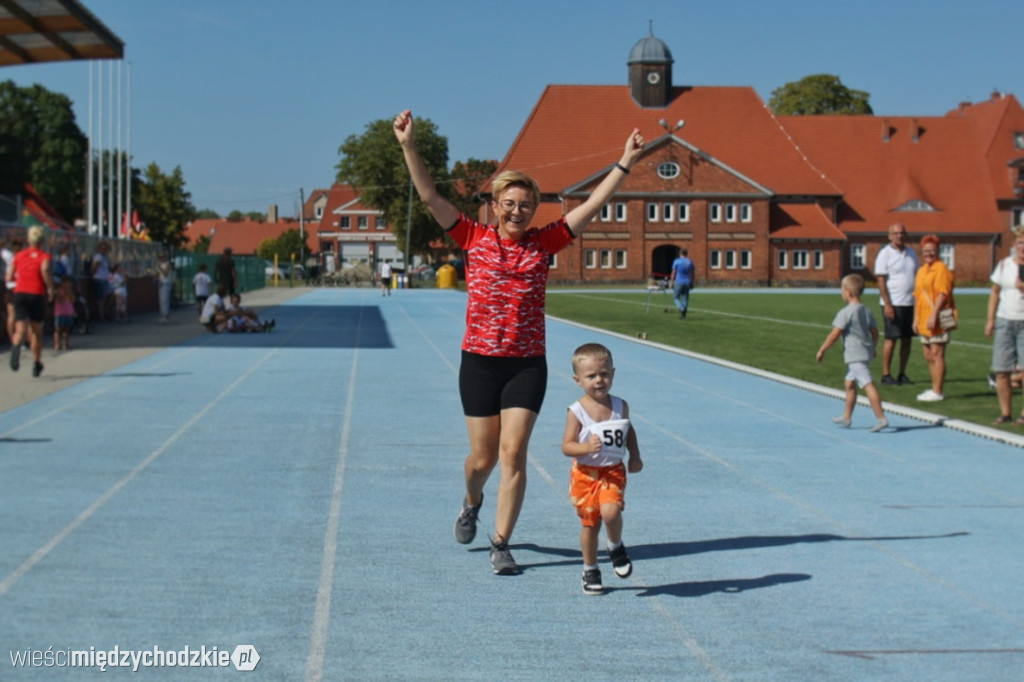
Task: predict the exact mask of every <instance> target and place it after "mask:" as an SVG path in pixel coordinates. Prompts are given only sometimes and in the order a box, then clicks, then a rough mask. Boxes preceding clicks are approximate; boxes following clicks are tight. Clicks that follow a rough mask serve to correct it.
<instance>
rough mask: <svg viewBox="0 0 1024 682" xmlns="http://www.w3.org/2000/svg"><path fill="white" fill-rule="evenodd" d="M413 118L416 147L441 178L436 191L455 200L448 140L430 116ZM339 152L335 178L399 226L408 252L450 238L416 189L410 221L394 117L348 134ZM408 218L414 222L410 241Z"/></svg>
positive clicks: (398, 237)
mask: <svg viewBox="0 0 1024 682" xmlns="http://www.w3.org/2000/svg"><path fill="white" fill-rule="evenodd" d="M415 123H416V146H417V148H418V149H419V151H420V155H421V156H422V157H423V162H424V163H425V164H426V166H427V170H428V171H429V172H430V174H431V175H432V176H433V177H434V180H435V182H437V187H438V191H439V192H441V194H443V195H444V196H446V197H448V198H449V199H450V200H452V201H453V202H454V201H455V200H456V197H455V191H454V189H453V187H452V183H451V182H450V178H449V175H448V139H447V138H446V137H443V136H441V135H440V134H438V132H437V126H435V125H434V123H433V122H431V121H430V120H429V119H421V118H417V119H416V121H415ZM338 152H339V153H340V154H341V161H340V162H339V163H338V165H337V169H338V174H337V181H338V182H341V183H347V184H349V185H352V186H353V187H355V188H356V190H357V191H358V192H359V197H360V200H361V201H362V202H363V203H364V204H366V205H367V206H369V207H371V208H375V209H377V210H378V211H382V212H383V213H384V219H385V220H386V221H387V222H388V224H389V225H391V226H392V228H393V229H394V231H395V239H396V242H397V245H398V248H399V249H401V250H402V251H403V252H405V253H406V254H409V255H411V254H413V253H424V252H426V251H427V250H428V248H429V245H430V242H432V241H434V240H436V239H446V237H445V236H444V230H442V229H441V227H440V226H439V225H438V224H437V222H436V221H434V219H433V217H431V215H430V214H429V213H428V212H427V209H426V206H424V205H423V203H422V202H421V201H419V199H418V198H417V197H416V195H415V193H413V203H412V214H411V223H410V222H409V212H408V211H409V194H410V192H409V190H410V188H411V184H410V181H409V171H408V169H406V167H405V161H404V159H403V157H402V150H401V148H400V147H399V145H398V142H397V141H395V134H394V132H393V131H392V130H391V119H381V120H377V121H373V122H371V123H369V124H368V125H367V126H366V132H364V133H363V134H362V135H350V136H349V137H347V138H346V139H345V141H344V142H343V143H342V144H341V147H339V149H338ZM407 223H409V225H411V230H410V232H411V238H410V239H409V243H408V244H407V243H406V227H407Z"/></svg>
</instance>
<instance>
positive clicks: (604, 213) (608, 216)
mask: <svg viewBox="0 0 1024 682" xmlns="http://www.w3.org/2000/svg"><path fill="white" fill-rule="evenodd" d="M600 221H601V222H602V223H610V222H611V221H612V205H611V204H605V205H604V206H602V207H601V217H600Z"/></svg>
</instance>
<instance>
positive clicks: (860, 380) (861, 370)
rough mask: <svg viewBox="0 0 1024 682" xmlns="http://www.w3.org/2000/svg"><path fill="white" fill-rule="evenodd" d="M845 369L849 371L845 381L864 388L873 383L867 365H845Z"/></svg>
mask: <svg viewBox="0 0 1024 682" xmlns="http://www.w3.org/2000/svg"><path fill="white" fill-rule="evenodd" d="M847 367H848V368H849V369H848V371H847V372H846V380H847V381H856V382H857V386H858V387H860V388H864V387H865V386H867V385H868V384H870V383H871V382H872V381H874V380H873V379H872V378H871V370H870V369H868V363H866V362H851V363H850V364H849V365H847Z"/></svg>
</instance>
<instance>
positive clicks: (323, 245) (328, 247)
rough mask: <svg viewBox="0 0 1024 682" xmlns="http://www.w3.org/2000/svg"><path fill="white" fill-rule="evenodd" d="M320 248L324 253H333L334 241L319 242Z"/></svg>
mask: <svg viewBox="0 0 1024 682" xmlns="http://www.w3.org/2000/svg"><path fill="white" fill-rule="evenodd" d="M320 249H321V250H322V251H323V252H324V253H334V242H320Z"/></svg>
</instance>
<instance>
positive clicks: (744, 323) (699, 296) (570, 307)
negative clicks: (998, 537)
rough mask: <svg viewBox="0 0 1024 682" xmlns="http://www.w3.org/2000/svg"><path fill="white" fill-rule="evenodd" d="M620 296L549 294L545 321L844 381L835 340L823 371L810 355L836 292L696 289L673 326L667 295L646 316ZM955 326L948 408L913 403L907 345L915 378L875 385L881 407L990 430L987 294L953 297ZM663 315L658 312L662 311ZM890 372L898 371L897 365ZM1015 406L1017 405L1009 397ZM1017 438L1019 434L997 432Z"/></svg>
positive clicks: (833, 308)
mask: <svg viewBox="0 0 1024 682" xmlns="http://www.w3.org/2000/svg"><path fill="white" fill-rule="evenodd" d="M620 291H621V290H611V289H609V290H608V291H601V290H599V289H595V290H590V291H586V292H582V291H579V290H563V291H559V290H558V289H555V288H552V289H550V290H549V293H548V297H547V312H548V314H549V315H553V316H555V317H560V318H564V319H567V320H574V321H576V322H579V323H582V324H587V325H591V326H594V327H599V328H601V329H607V330H609V331H614V332H619V333H621V334H627V335H629V336H636V335H637V334H638V333H644V334H646V335H647V340H648V341H654V342H657V343H662V344H665V345H669V346H675V347H677V348H683V349H686V350H689V351H694V352H697V353H703V354H705V355H710V356H713V357H717V358H722V359H725V360H730V361H732V362H738V363H742V364H744V365H748V366H751V367H756V368H759V369H764V370H768V371H771V372H776V373H778V374H783V375H785V376H790V377H794V378H797V379H802V380H804V381H810V382H813V383H815V384H820V385H822V386H830V387H835V388H840V389H841V388H842V386H843V377H844V376H845V375H846V364H845V363H844V362H843V349H842V341H839V342H837V343H836V345H834V346H833V347H832V348H831V350H829V352H828V354H827V355H826V356H825V359H824V361H823V362H822V363H820V364H819V363H817V362H815V359H814V356H815V353H817V351H818V348H819V347H820V346H821V342H822V341H823V340H824V339H825V336H826V335H827V334H828V332H829V330H830V325H831V322H832V319H833V317H834V316H835V314H836V312H837V311H838V310H839V309H840V308H841V307H842V306H843V301H842V299H841V298H840V297H839V294H838V292H836V293H818V292H813V293H812V292H804V291H795V292H787V291H780V292H778V293H776V292H770V293H760V292H749V293H742V292H738V291H736V290H729V291H723V290H701V289H697V290H695V291H694V292H693V293H692V294H691V296H690V310H689V313H688V316H687V319H686V320H680V319H679V314H678V313H677V312H676V309H675V306H674V305H673V304H672V302H671V298H670V296H665V297H663V294H662V293H661V292H655V293H654V294H652V295H651V297H650V308H649V310H645V308H646V307H647V306H646V302H647V298H648V297H647V293H646V292H645V291H644V290H643V289H641V288H639V287H638V290H637V292H636V293H619V292H620ZM955 296H956V303H957V308H958V309H959V312H960V326H959V329H957V330H956V331H955V332H953V337H952V341H951V342H950V344H949V347H948V348H947V349H946V362H947V375H946V385H945V389H944V392H945V395H946V400H944V401H943V402H941V403H919V402H917V400H916V399H915V398H916V396H917V394H918V393H920V392H921V391H923V390H925V389H926V388H930V385H931V384H930V379H929V375H928V368H927V365H926V364H925V361H924V356H923V354H922V352H921V345H920V344H919V343H918V342H917V341H916V340H915V341H914V342H913V344H912V350H911V355H910V363H909V365H908V367H907V374H908V375H909V376H910V377H911V378H912V379H913V380H914V383H913V384H912V385H909V386H882V385H881V383H880V382H879V383H877V385H878V389H879V392H880V393H881V394H882V400H885V401H888V402H891V403H896V404H900V405H907V406H910V407H916V408H920V409H924V410H927V411H929V412H935V413H937V414H941V415H945V416H947V417H952V418H956V419H963V420H966V421H971V422H975V423H978V424H984V425H988V424H989V422H991V421H992V420H993V419H994V418H995V417H996V416H997V415H998V414H999V407H998V404H997V403H996V395H995V391H994V390H992V389H991V388H989V386H988V383H987V382H986V376H987V374H988V371H989V366H990V364H991V359H992V350H991V349H992V343H991V339H989V338H987V337H986V336H985V311H986V306H987V304H988V295H987V292H986V293H985V294H975V293H967V292H962V293H960V294H956V293H955ZM864 303H865V304H866V305H868V306H869V307H870V308H871V310H872V312H873V313H874V314H875V320H876V321H877V322H878V323H879V326H880V327H881V323H882V318H881V310H880V308H879V305H878V293H877V290H868V291H867V292H865V296H864ZM666 308H667V310H668V312H665V310H666ZM881 351H882V342H881V340H879V343H878V348H877V355H878V357H876V359H875V360H874V361H873V362H872V363H871V373H872V375H873V376H874V378H875V381H876V382H878V380H879V379H880V378H881V371H882V370H881ZM893 372H894V373H896V372H898V363H897V362H896V361H895V360H894V362H893ZM1015 398H1016V400H1015V404H1014V407H1015V408H1020V407H1021V401H1020V396H1019V395H1017V396H1015ZM1000 428H1004V429H1005V430H1008V431H1021V430H1022V429H1024V427H1020V426H1006V427H1000Z"/></svg>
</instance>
